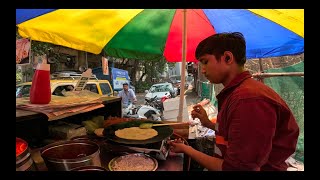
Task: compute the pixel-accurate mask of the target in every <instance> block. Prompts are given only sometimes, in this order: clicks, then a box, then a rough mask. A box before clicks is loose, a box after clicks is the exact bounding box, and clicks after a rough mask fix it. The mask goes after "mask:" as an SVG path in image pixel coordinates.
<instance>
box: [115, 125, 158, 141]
mask: <svg viewBox="0 0 320 180" xmlns="http://www.w3.org/2000/svg"><path fill="white" fill-rule="evenodd" d="M115 135H116V136H117V137H119V138H122V139H130V140H146V139H150V138H153V137H155V136H157V135H158V132H157V131H156V130H154V129H152V128H149V129H141V128H139V127H130V128H124V129H119V130H116V131H115Z"/></svg>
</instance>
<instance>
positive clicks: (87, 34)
mask: <svg viewBox="0 0 320 180" xmlns="http://www.w3.org/2000/svg"><path fill="white" fill-rule="evenodd" d="M35 11H36V10H30V11H26V10H16V14H17V16H18V17H17V18H16V19H17V20H16V22H17V23H18V22H21V21H22V20H19V21H18V19H21V17H20V16H21V14H24V16H26V17H28V18H25V20H26V21H24V22H21V23H18V24H17V26H18V32H19V34H20V35H21V36H22V37H26V38H31V39H33V40H37V41H43V42H49V43H53V44H57V45H61V46H66V47H70V48H73V49H77V50H82V51H86V52H91V53H94V54H99V53H101V52H102V50H103V51H105V52H106V54H107V55H109V56H113V57H119V58H131V59H144V60H153V59H158V58H162V57H165V58H166V60H167V61H169V62H181V61H182V32H183V23H182V22H183V16H182V10H181V9H177V10H175V9H146V10H142V9H59V10H55V11H52V10H48V13H45V12H44V10H41V11H40V10H39V12H37V13H35ZM22 12H24V13H22ZM27 12H30V13H33V14H36V17H34V18H30V17H31V16H27V15H26V13H27ZM303 13H304V10H303V9H299V10H295V9H292V10H291V9H288V10H270V9H259V10H255V9H250V10H245V9H188V10H187V25H186V28H187V42H186V43H187V49H186V53H187V58H186V59H187V61H189V62H190V61H196V58H195V56H194V52H195V48H196V46H197V45H198V43H199V42H200V41H202V40H203V39H204V38H206V37H207V36H209V35H211V34H215V33H220V32H235V31H238V32H241V33H242V34H243V35H244V36H245V38H246V41H247V54H246V55H247V58H248V59H251V58H266V57H276V56H284V55H295V54H300V53H303V52H304V27H303V26H304V15H303ZM41 14H42V15H41ZM22 19H23V18H22Z"/></svg>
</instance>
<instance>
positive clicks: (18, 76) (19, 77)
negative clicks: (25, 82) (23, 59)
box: [16, 69, 22, 82]
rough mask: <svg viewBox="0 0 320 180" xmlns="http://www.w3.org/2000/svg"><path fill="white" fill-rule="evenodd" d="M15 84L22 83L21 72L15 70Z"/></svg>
mask: <svg viewBox="0 0 320 180" xmlns="http://www.w3.org/2000/svg"><path fill="white" fill-rule="evenodd" d="M16 82H22V72H21V70H20V69H17V70H16Z"/></svg>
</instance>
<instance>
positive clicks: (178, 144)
mask: <svg viewBox="0 0 320 180" xmlns="http://www.w3.org/2000/svg"><path fill="white" fill-rule="evenodd" d="M168 144H169V145H170V150H171V151H172V152H175V153H185V149H186V148H187V147H188V146H187V145H185V144H183V141H182V140H181V139H180V138H179V139H175V140H174V141H168Z"/></svg>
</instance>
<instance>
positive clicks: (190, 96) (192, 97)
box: [136, 89, 201, 110]
mask: <svg viewBox="0 0 320 180" xmlns="http://www.w3.org/2000/svg"><path fill="white" fill-rule="evenodd" d="M185 94H186V101H187V106H188V110H189V108H190V107H191V106H192V105H194V104H196V103H198V102H200V101H201V99H200V97H199V96H198V95H197V93H196V92H194V91H192V89H189V90H188V91H187V92H186V93H185ZM145 95H146V93H137V94H136V96H137V100H138V102H137V105H142V104H144V103H145V100H144V97H145Z"/></svg>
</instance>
